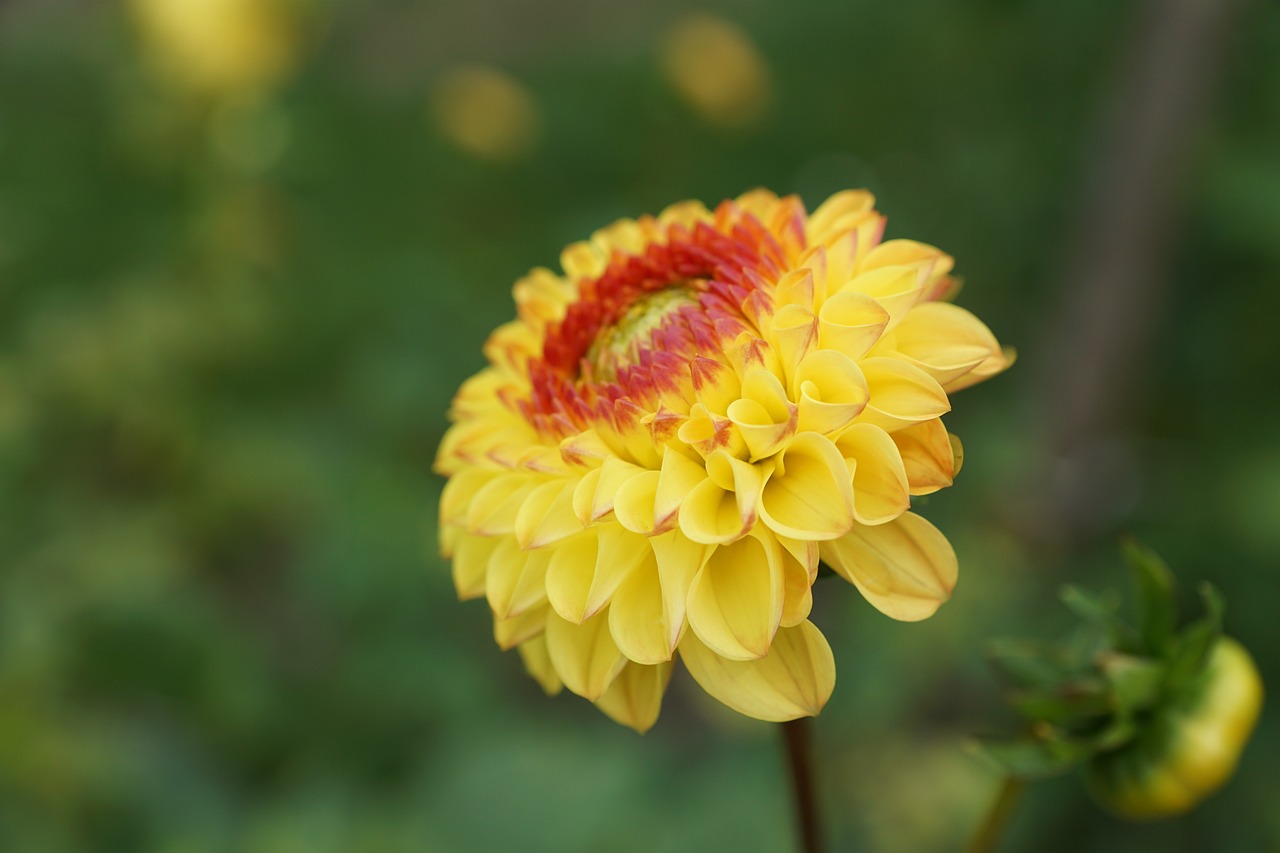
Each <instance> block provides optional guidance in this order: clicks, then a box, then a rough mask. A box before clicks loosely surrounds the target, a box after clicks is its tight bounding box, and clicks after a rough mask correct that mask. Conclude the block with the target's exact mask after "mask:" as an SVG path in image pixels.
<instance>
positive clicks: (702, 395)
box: [689, 356, 742, 415]
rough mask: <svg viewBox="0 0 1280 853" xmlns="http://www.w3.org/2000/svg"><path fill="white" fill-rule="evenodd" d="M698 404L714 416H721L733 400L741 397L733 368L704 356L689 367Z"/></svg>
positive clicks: (740, 386) (739, 384) (739, 385)
mask: <svg viewBox="0 0 1280 853" xmlns="http://www.w3.org/2000/svg"><path fill="white" fill-rule="evenodd" d="M689 372H690V374H691V375H692V376H693V387H694V391H695V392H696V393H697V395H698V402H699V403H702V404H703V405H705V406H706V407H707V409H708V410H709V411H711V412H713V413H715V414H720V415H723V414H724V412H725V409H727V408H728V407H729V404H730V403H732V402H733V401H734V400H736V399H738V398H739V397H740V396H742V383H741V382H740V381H739V380H738V375H737V374H736V373H734V372H733V368H731V367H729V366H728V365H727V364H724V363H723V362H719V361H715V360H714V359H710V358H706V357H704V356H698V357H696V358H695V359H694V360H693V362H692V363H691V364H690V365H689Z"/></svg>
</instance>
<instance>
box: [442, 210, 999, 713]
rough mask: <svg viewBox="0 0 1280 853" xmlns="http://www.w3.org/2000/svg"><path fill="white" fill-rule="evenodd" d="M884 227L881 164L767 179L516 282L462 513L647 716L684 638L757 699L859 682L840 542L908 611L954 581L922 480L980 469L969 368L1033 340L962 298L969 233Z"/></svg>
mask: <svg viewBox="0 0 1280 853" xmlns="http://www.w3.org/2000/svg"><path fill="white" fill-rule="evenodd" d="M883 230H884V218H883V217H882V216H881V215H880V214H879V213H878V212H877V211H876V210H875V207H874V199H873V198H872V196H871V195H870V194H869V193H866V192H863V191H849V192H843V193H840V194H837V195H835V196H833V197H832V198H831V199H829V200H827V201H826V202H825V203H824V204H822V205H821V206H820V207H819V208H818V209H817V210H815V211H813V212H812V213H808V212H807V211H806V210H805V208H804V206H803V204H802V203H801V202H800V201H799V200H798V199H797V198H794V197H786V198H779V197H777V196H775V195H773V194H772V193H769V192H766V191H763V190H757V191H755V192H752V193H748V194H747V195H744V196H742V197H740V198H738V199H736V200H733V201H726V202H724V203H722V204H721V205H719V206H718V207H717V208H716V209H715V210H714V211H712V210H708V209H706V208H705V207H703V206H702V205H701V204H698V203H694V202H686V203H681V204H677V205H674V206H672V207H670V208H668V209H667V210H665V211H664V212H663V213H661V214H660V215H658V216H657V217H642V218H640V219H637V220H634V221H633V220H624V221H620V222H617V223H615V224H614V225H611V226H609V227H608V228H605V229H603V230H601V231H599V232H597V233H596V234H594V235H593V236H592V238H591V239H590V240H589V241H586V242H582V243H577V244H574V245H572V246H570V247H569V248H567V249H566V250H565V252H564V254H563V255H562V257H561V267H562V270H563V272H562V273H559V274H557V273H555V272H552V271H550V270H546V269H537V270H534V271H533V272H531V273H530V274H529V275H528V276H527V277H525V278H524V279H521V280H520V281H519V282H517V284H516V286H515V291H514V295H515V302H516V308H517V318H516V319H515V320H514V321H512V322H510V323H508V324H506V325H504V326H502V327H500V328H498V329H497V330H496V331H495V332H494V333H493V334H492V336H491V337H490V339H489V341H488V342H487V344H486V346H485V350H484V351H485V355H486V357H487V359H488V361H489V366H488V367H486V368H485V369H484V370H482V371H481V372H480V373H478V374H477V375H476V376H474V377H472V378H471V379H469V380H468V381H467V382H466V383H464V385H463V386H462V388H461V390H460V391H459V392H458V395H457V397H456V399H455V401H454V405H453V409H452V411H451V418H452V421H453V425H452V426H451V427H450V429H449V431H448V432H447V433H446V435H445V438H444V440H443V441H442V443H441V446H440V449H439V453H438V457H437V461H436V470H437V471H438V472H439V473H441V474H443V475H444V476H446V477H448V478H449V479H448V483H447V485H446V487H445V490H444V494H443V496H442V500H441V510H440V516H441V517H440V525H441V537H440V538H441V543H442V551H443V553H444V555H445V556H446V557H448V558H450V559H451V560H452V562H453V575H454V581H455V584H456V586H457V590H458V593H459V595H460V596H461V597H462V598H464V599H466V598H478V597H485V598H486V599H487V600H488V602H489V605H490V608H491V609H492V611H493V617H494V633H495V636H496V639H497V642H498V643H499V645H500V646H502V647H503V648H512V647H515V648H518V649H519V652H520V654H521V656H522V657H523V659H524V662H525V664H526V666H527V668H528V670H529V672H530V673H531V674H532V675H533V676H534V677H535V678H536V679H537V680H538V681H539V682H540V683H541V684H542V686H543V687H544V688H546V689H547V690H548V692H556V691H558V690H560V689H561V688H562V687H567V688H568V689H569V690H570V691H572V692H574V693H577V694H578V695H580V696H583V697H585V698H587V699H589V700H591V701H592V702H594V703H596V705H597V706H598V707H599V708H600V709H601V710H602V711H604V712H605V713H606V714H608V715H609V716H611V717H613V718H614V719H616V720H618V721H619V722H621V723H624V724H626V725H629V726H631V727H633V728H635V729H637V730H640V731H644V730H645V729H647V728H649V727H650V726H651V725H652V724H653V723H654V721H655V720H656V719H657V716H658V712H659V708H660V705H661V701H662V695H663V693H664V691H665V689H666V685H667V682H668V679H669V678H670V676H671V671H672V667H673V665H674V662H675V660H676V659H677V658H679V659H680V660H682V661H683V662H684V666H685V668H686V669H688V671H689V672H690V673H691V674H692V676H693V677H694V679H695V680H696V681H697V682H698V683H699V684H700V685H701V686H702V687H703V689H705V690H706V691H707V692H708V693H709V694H711V695H712V696H714V697H715V698H716V699H718V700H720V701H721V702H723V703H724V704H725V705H728V706H729V707H731V708H733V709H735V710H737V711H739V712H741V713H743V714H746V715H748V716H751V717H755V718H758V719H762V720H775V721H781V720H789V719H794V718H796V717H801V716H810V715H814V714H817V713H818V711H819V710H821V708H822V706H823V705H824V704H825V703H826V701H827V699H828V697H829V696H830V695H831V691H832V689H833V687H834V684H835V665H834V660H833V658H832V653H831V649H830V647H829V646H828V644H827V642H826V640H825V639H824V637H823V635H822V633H821V632H820V631H819V630H818V628H817V627H816V626H815V625H814V624H813V623H812V622H810V621H809V619H808V616H809V613H810V609H811V606H812V601H813V599H812V594H813V593H812V589H813V582H814V579H815V578H816V577H817V572H818V565H819V561H820V560H821V561H823V562H825V563H826V564H827V565H829V566H830V567H831V568H832V569H833V570H834V571H835V572H837V573H838V574H839V575H840V576H842V577H844V578H845V579H846V580H848V581H849V582H851V583H852V584H854V585H855V586H856V587H857V588H858V590H859V591H860V592H861V593H862V594H863V595H864V596H865V597H866V598H867V600H868V601H870V602H871V603H872V604H873V605H874V606H875V607H877V608H878V609H880V610H881V611H883V612H884V613H886V614H887V615H889V616H891V617H893V618H895V619H902V620H918V619H924V618H926V617H928V616H929V615H931V614H932V613H933V612H934V611H935V610H936V609H937V608H938V606H939V605H941V604H942V602H944V601H945V600H946V599H947V598H948V597H949V595H950V593H951V590H952V588H953V587H954V585H955V581H956V572H957V566H956V558H955V554H954V552H953V551H952V549H951V547H950V545H949V544H948V542H947V540H946V538H945V537H944V536H943V535H942V534H941V533H939V532H938V530H937V529H936V528H935V527H934V526H933V525H931V524H930V523H929V522H928V521H926V520H925V519H924V518H922V517H921V516H919V515H917V514H915V513H912V512H911V511H910V507H911V497H912V496H914V495H926V494H930V493H932V492H935V491H937V490H939V489H941V488H944V487H946V486H949V485H951V482H952V478H953V477H954V476H955V474H956V472H957V471H958V470H959V466H960V459H961V450H960V444H959V441H958V440H957V439H956V438H955V436H953V435H950V434H949V433H948V432H947V430H946V428H945V427H944V426H943V424H942V420H941V417H942V416H943V415H944V414H945V413H946V412H948V411H949V410H950V403H949V394H950V393H951V392H953V391H957V390H959V389H961V388H964V387H966V386H969V385H972V384H974V383H977V382H980V381H982V380H983V379H986V378H987V377H989V376H993V375H995V374H996V373H999V372H1000V371H1002V370H1004V369H1005V368H1006V367H1007V366H1008V365H1009V364H1010V362H1011V358H1012V356H1011V353H1009V352H1007V351H1005V350H1003V349H1002V348H1001V347H1000V345H999V344H998V343H997V341H996V339H995V337H994V336H993V335H992V333H991V332H990V331H989V330H988V329H987V327H986V326H985V325H983V323H982V322H981V321H979V320H978V319H977V318H976V317H974V316H973V315H972V314H970V313H969V312H967V311H965V310H964V309H963V308H959V307H957V306H955V305H953V304H951V303H949V302H947V301H945V300H946V299H947V298H948V297H949V296H951V295H952V294H953V293H954V291H955V289H956V285H955V283H954V281H953V279H951V278H950V276H949V273H950V271H951V268H952V259H951V258H950V257H949V256H948V255H946V254H944V253H943V252H941V251H939V250H937V249H935V248H933V247H930V246H926V245H923V244H921V243H916V242H913V241H909V240H888V241H885V240H882V233H883Z"/></svg>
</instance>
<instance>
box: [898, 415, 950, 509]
mask: <svg viewBox="0 0 1280 853" xmlns="http://www.w3.org/2000/svg"><path fill="white" fill-rule="evenodd" d="M892 438H893V443H894V444H896V445H898V452H899V453H901V454H902V464H903V469H904V470H905V471H906V472H907V483H908V484H910V488H911V494H913V495H930V494H933V493H934V492H936V491H938V490H939V489H943V488H946V487H947V486H950V485H951V482H952V480H953V479H954V478H955V475H956V471H957V470H959V469H958V468H957V466H956V455H955V452H954V449H955V448H954V446H953V445H952V443H951V437H950V436H949V435H948V434H947V428H946V427H944V426H943V425H942V420H941V419H939V418H934V419H932V420H928V421H922V422H920V423H918V424H914V425H912V426H909V427H907V428H906V429H900V430H898V431H897V432H895V433H894V434H893V435H892Z"/></svg>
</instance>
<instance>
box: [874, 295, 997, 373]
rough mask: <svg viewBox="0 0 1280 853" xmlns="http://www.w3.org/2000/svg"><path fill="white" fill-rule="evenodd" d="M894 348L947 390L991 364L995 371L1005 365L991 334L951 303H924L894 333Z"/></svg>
mask: <svg viewBox="0 0 1280 853" xmlns="http://www.w3.org/2000/svg"><path fill="white" fill-rule="evenodd" d="M894 348H895V349H896V350H897V351H898V352H899V353H900V354H901V355H903V356H905V357H906V358H907V360H908V361H909V362H911V363H912V364H914V365H915V366H916V367H919V368H920V369H921V370H923V371H925V372H926V373H928V374H929V375H930V376H932V377H933V378H934V379H936V380H937V381H938V383H939V384H940V385H942V386H944V387H947V386H950V385H951V383H953V382H957V380H960V379H961V378H962V377H964V376H965V375H966V374H968V373H969V372H971V371H973V370H974V369H976V368H977V367H978V366H979V365H981V364H983V363H984V362H987V361H989V360H993V361H992V367H993V368H994V367H995V365H996V364H997V363H998V364H999V365H1000V366H1001V367H1000V369H1003V365H1004V353H1003V352H1002V351H1001V349H1000V344H999V342H998V341H996V337H995V335H993V334H991V330H990V329H988V328H987V327H986V325H985V324H984V323H983V322H982V321H981V320H979V319H978V318H977V317H975V316H973V315H972V314H970V313H969V312H968V311H966V310H964V309H963V308H961V307H959V306H958V305H952V304H950V303H949V302H925V303H922V304H920V305H917V306H916V307H915V308H914V309H912V310H911V312H910V313H908V314H907V316H906V317H904V318H903V320H902V323H900V324H899V325H898V328H897V329H895V330H894ZM986 375H988V376H989V375H991V373H987V374H986ZM984 378H985V377H984Z"/></svg>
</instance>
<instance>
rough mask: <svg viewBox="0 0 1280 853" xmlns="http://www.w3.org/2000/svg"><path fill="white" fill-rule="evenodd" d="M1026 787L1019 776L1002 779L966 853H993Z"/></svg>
mask: <svg viewBox="0 0 1280 853" xmlns="http://www.w3.org/2000/svg"><path fill="white" fill-rule="evenodd" d="M1026 787H1027V780H1026V779H1023V778H1022V777H1020V776H1013V775H1009V776H1005V777H1004V782H1003V783H1001V785H1000V792H999V793H998V794H996V798H995V800H994V801H993V802H992V803H991V808H990V809H989V810H988V811H987V817H986V819H985V820H983V822H982V826H981V827H980V828H979V829H978V833H977V835H975V836H974V837H973V841H971V842H969V850H968V853H995V851H996V847H997V845H999V843H1000V838H1001V836H1003V835H1004V830H1005V827H1006V826H1008V825H1009V818H1010V817H1011V816H1012V815H1013V810H1014V808H1015V807H1016V806H1017V805H1018V799H1019V798H1020V797H1021V796H1022V792H1023V790H1024V789H1025V788H1026Z"/></svg>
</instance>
